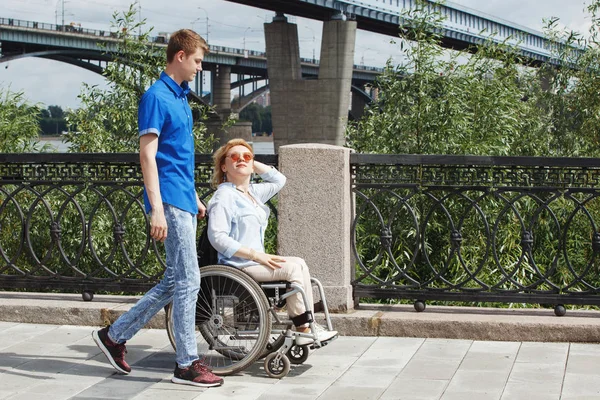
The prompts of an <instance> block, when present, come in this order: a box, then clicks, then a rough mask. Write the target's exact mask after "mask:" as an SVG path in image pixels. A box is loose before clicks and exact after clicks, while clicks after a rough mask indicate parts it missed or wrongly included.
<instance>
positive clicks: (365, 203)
mask: <svg viewBox="0 0 600 400" xmlns="http://www.w3.org/2000/svg"><path fill="white" fill-rule="evenodd" d="M351 166H352V167H351V168H352V171H351V174H352V175H353V183H352V191H353V194H354V196H355V201H356V208H355V209H356V214H355V218H354V221H353V225H352V235H353V240H352V245H353V251H354V256H355V258H356V260H357V269H356V277H355V279H354V281H353V282H352V284H353V287H354V295H355V297H358V298H363V299H366V298H379V299H410V300H413V301H417V303H415V306H416V307H417V304H419V303H421V302H423V301H425V300H442V301H465V302H505V303H542V304H554V305H562V304H594V305H600V274H599V273H598V272H599V270H600V159H575V158H573V159H565V158H528V157H475V156H473V157H469V156H462V157H461V156H414V155H406V156H401V155H396V156H392V155H387V156H384V155H366V154H353V155H351ZM421 304H422V303H421ZM561 307H562V306H561Z"/></svg>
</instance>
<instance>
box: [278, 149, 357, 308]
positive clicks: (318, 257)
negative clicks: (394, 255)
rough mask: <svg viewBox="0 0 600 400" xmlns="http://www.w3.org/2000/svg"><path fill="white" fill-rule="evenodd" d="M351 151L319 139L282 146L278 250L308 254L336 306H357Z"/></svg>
mask: <svg viewBox="0 0 600 400" xmlns="http://www.w3.org/2000/svg"><path fill="white" fill-rule="evenodd" d="M350 152H351V150H350V149H348V148H345V147H339V146H332V145H326V144H314V143H306V144H295V145H287V146H281V147H280V148H279V169H280V170H281V172H282V173H283V174H284V175H286V176H287V183H286V185H285V187H284V188H283V189H282V191H281V192H280V193H279V197H278V199H279V203H278V207H277V210H278V234H277V239H278V252H279V254H281V255H284V256H297V257H302V258H304V259H305V260H306V262H307V264H308V266H309V268H310V271H311V275H312V276H314V277H315V278H317V279H319V280H320V281H321V283H322V284H323V286H324V287H325V294H326V296H327V302H328V306H329V309H330V310H332V311H347V310H350V309H353V308H354V303H353V299H352V286H351V284H350V282H351V280H352V278H353V275H354V262H353V257H352V249H351V243H350V238H351V236H350V226H351V223H352V216H353V213H354V211H353V208H352V201H351V199H352V197H351V191H350Z"/></svg>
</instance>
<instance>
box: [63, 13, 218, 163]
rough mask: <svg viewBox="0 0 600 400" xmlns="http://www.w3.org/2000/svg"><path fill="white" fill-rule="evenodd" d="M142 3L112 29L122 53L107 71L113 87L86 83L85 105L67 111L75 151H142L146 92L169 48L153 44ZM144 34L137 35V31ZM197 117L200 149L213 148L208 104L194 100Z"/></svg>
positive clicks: (117, 19) (116, 20)
mask: <svg viewBox="0 0 600 400" xmlns="http://www.w3.org/2000/svg"><path fill="white" fill-rule="evenodd" d="M137 11H138V7H137V6H135V5H134V4H132V5H131V6H130V7H129V9H128V10H127V11H125V12H122V13H119V12H115V13H114V14H113V22H112V24H111V26H112V29H113V30H114V31H116V33H115V35H116V36H117V39H118V42H117V43H118V46H117V51H116V53H115V54H116V56H115V58H114V59H113V61H112V62H110V63H109V64H108V66H107V67H106V68H105V70H104V71H103V75H104V76H105V78H106V80H107V82H108V85H109V88H108V89H107V90H100V89H99V88H98V87H97V86H90V85H87V84H84V85H83V88H82V91H81V94H80V95H79V98H80V100H81V107H80V108H79V109H77V110H75V111H71V112H69V113H68V115H67V121H68V123H69V133H68V134H67V137H66V139H65V141H66V142H68V143H70V145H71V147H70V151H71V152H107V153H119V152H137V151H138V149H139V139H138V125H137V111H138V103H139V99H140V97H141V95H142V94H143V93H144V91H145V90H146V89H147V88H148V87H149V86H150V85H151V84H152V83H153V82H154V81H155V80H156V79H157V78H158V77H159V76H160V72H161V71H162V69H163V68H164V66H165V63H166V48H165V47H164V46H160V45H158V44H155V43H151V42H149V38H150V33H151V32H152V28H150V29H148V30H146V29H145V24H146V21H145V20H142V21H137V19H138V18H137ZM134 32H135V33H139V35H138V34H136V35H134V34H133V33H134ZM191 107H192V111H193V114H194V115H195V116H198V117H199V118H195V123H194V128H193V132H194V136H195V139H196V141H195V143H196V151H197V152H210V150H211V148H212V144H213V142H214V139H213V138H212V136H209V135H207V133H206V128H205V126H204V125H203V124H202V123H201V119H202V118H201V117H203V116H204V115H205V112H206V110H205V108H204V107H202V106H200V105H198V104H194V103H192V104H191Z"/></svg>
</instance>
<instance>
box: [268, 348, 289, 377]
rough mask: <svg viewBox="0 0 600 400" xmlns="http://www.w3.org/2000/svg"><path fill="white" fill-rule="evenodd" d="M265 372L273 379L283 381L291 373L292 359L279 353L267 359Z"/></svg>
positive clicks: (269, 355) (272, 354)
mask: <svg viewBox="0 0 600 400" xmlns="http://www.w3.org/2000/svg"><path fill="white" fill-rule="evenodd" d="M265 371H266V372H267V375H269V376H270V377H271V378H277V379H281V378H283V377H284V376H286V375H287V374H288V372H290V359H289V358H287V356H286V355H285V354H279V353H277V352H275V353H271V354H268V355H267V356H266V357H265Z"/></svg>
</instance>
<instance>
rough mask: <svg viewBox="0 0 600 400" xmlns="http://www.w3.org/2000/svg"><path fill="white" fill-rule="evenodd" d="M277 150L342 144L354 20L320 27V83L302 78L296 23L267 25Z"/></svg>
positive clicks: (348, 91) (329, 23) (324, 24)
mask: <svg viewBox="0 0 600 400" xmlns="http://www.w3.org/2000/svg"><path fill="white" fill-rule="evenodd" d="M265 39H266V48H267V69H268V73H269V87H270V89H271V101H272V102H271V109H272V118H273V138H274V142H275V151H278V149H279V147H280V146H283V145H286V144H291V143H326V144H333V145H343V144H344V132H345V128H346V122H347V118H348V110H349V108H350V85H351V82H352V67H353V60H354V44H355V41H356V22H355V21H340V20H336V21H328V22H325V23H323V40H322V44H321V64H320V67H319V79H317V80H314V79H313V80H303V79H302V71H301V65H300V51H299V47H298V30H297V27H296V25H295V24H290V23H288V22H286V21H281V20H278V21H274V22H272V23H269V24H265Z"/></svg>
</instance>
